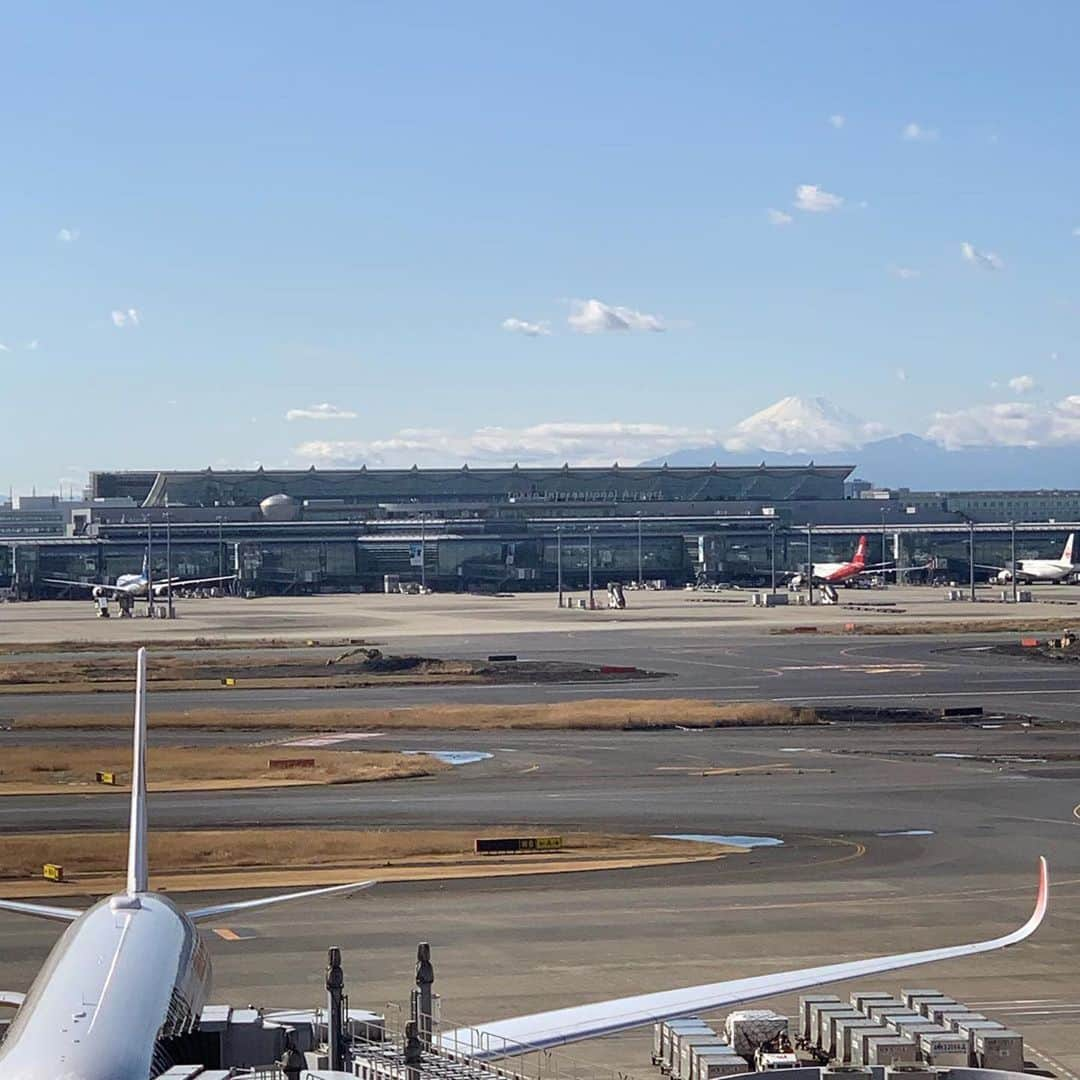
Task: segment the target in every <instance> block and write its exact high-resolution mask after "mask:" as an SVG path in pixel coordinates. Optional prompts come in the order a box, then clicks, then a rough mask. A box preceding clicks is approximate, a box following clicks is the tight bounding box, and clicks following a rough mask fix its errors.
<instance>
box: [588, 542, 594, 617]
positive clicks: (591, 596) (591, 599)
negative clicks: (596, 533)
mask: <svg viewBox="0 0 1080 1080" xmlns="http://www.w3.org/2000/svg"><path fill="white" fill-rule="evenodd" d="M594 607H596V601H595V600H594V599H593V584H592V533H591V532H590V533H589V610H590V611H592V609H593V608H594Z"/></svg>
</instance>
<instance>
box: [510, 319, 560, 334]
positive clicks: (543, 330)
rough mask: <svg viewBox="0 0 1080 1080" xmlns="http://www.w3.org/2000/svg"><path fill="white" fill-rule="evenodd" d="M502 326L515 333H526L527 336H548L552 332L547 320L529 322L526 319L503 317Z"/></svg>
mask: <svg viewBox="0 0 1080 1080" xmlns="http://www.w3.org/2000/svg"><path fill="white" fill-rule="evenodd" d="M502 328H503V329H504V330H509V331H510V332H511V333H514V334H524V335H525V336H526V337H547V336H548V335H550V333H551V327H550V326H549V325H548V324H547V323H546V322H528V321H526V320H525V319H515V318H513V317H511V318H509V319H503V321H502Z"/></svg>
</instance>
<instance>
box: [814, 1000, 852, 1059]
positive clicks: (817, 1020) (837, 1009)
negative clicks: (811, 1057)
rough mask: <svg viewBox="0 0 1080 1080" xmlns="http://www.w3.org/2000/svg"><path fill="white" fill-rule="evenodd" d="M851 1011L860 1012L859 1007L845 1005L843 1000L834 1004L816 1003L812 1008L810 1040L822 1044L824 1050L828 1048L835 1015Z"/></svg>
mask: <svg viewBox="0 0 1080 1080" xmlns="http://www.w3.org/2000/svg"><path fill="white" fill-rule="evenodd" d="M850 1012H858V1010H857V1009H852V1008H851V1006H850V1005H845V1004H844V1003H843V1002H842V1001H841V1002H840V1003H839V1004H833V1005H814V1006H813V1007H812V1008H811V1009H810V1021H811V1025H812V1026H811V1031H810V1041H811V1042H812V1043H813V1044H814V1045H815V1046H820V1047H821V1048H822V1049H823V1050H826V1049H828V1045H829V1039H830V1037H831V1030H832V1029H831V1026H830V1025H831V1023H832V1018H833V1017H834V1016H846V1015H847V1014H848V1013H850Z"/></svg>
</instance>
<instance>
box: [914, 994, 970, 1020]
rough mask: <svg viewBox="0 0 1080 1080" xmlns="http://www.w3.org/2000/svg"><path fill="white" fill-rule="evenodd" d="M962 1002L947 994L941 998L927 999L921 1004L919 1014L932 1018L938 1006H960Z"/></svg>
mask: <svg viewBox="0 0 1080 1080" xmlns="http://www.w3.org/2000/svg"><path fill="white" fill-rule="evenodd" d="M959 1004H960V1002H959V1001H957V1000H956V998H951V997H949V996H947V995H945V994H943V995H942V996H941V997H936V998H927V999H926V1000H925V1001H921V1002H919V1012H921V1013H922V1014H923V1016H925V1017H928V1018H929V1017H931V1015H932V1013H933V1010H934V1007H935V1006H938V1005H959Z"/></svg>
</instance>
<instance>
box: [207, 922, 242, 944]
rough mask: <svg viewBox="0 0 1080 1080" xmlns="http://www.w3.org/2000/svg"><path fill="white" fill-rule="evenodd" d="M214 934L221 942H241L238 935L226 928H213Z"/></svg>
mask: <svg viewBox="0 0 1080 1080" xmlns="http://www.w3.org/2000/svg"><path fill="white" fill-rule="evenodd" d="M214 933H215V934H217V936H218V937H219V938H221V940H222V941H240V940H242V939H241V937H240V935H239V934H237V933H234V932H233V931H232V930H230V929H229V928H228V927H227V926H215V927H214Z"/></svg>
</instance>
